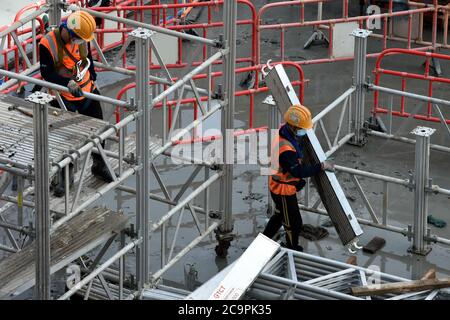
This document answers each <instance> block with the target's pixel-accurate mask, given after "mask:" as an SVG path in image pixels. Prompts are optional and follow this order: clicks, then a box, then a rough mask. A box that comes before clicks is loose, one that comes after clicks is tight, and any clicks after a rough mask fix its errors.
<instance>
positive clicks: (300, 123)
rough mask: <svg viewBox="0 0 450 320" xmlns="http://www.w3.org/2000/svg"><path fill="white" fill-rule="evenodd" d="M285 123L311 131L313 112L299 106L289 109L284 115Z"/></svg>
mask: <svg viewBox="0 0 450 320" xmlns="http://www.w3.org/2000/svg"><path fill="white" fill-rule="evenodd" d="M284 121H285V122H287V123H289V124H290V125H291V126H294V127H297V128H302V129H311V128H312V127H313V123H312V119H311V112H310V111H309V109H308V108H307V107H305V106H302V105H299V104H295V105H293V106H291V107H289V109H288V110H287V111H286V113H285V114H284Z"/></svg>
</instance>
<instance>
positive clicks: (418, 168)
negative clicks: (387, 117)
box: [410, 127, 436, 255]
mask: <svg viewBox="0 0 450 320" xmlns="http://www.w3.org/2000/svg"><path fill="white" fill-rule="evenodd" d="M435 131H436V130H435V129H431V128H427V127H417V128H415V129H414V130H413V131H412V132H411V133H412V134H414V135H415V136H416V155H415V169H414V225H413V232H414V234H413V244H412V247H411V248H410V251H411V252H413V253H416V254H420V255H426V254H428V252H430V250H431V248H430V247H429V246H428V242H427V241H426V240H425V236H426V234H427V212H428V192H427V186H428V183H429V171H430V137H431V135H432V134H433V133H434V132H435Z"/></svg>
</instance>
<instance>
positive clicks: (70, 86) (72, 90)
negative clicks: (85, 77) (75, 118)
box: [67, 80, 83, 97]
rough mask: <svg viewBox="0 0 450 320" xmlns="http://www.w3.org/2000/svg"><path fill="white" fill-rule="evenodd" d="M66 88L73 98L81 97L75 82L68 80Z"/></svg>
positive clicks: (79, 89) (81, 94)
mask: <svg viewBox="0 0 450 320" xmlns="http://www.w3.org/2000/svg"><path fill="white" fill-rule="evenodd" d="M67 88H68V89H69V92H70V94H72V95H73V96H75V97H81V96H83V92H82V91H81V88H80V87H79V86H78V84H77V83H76V81H75V80H70V81H69V84H68V85H67Z"/></svg>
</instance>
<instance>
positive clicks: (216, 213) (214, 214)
mask: <svg viewBox="0 0 450 320" xmlns="http://www.w3.org/2000/svg"><path fill="white" fill-rule="evenodd" d="M208 216H209V217H210V218H211V219H217V220H220V219H222V212H221V211H219V210H211V211H209V213H208Z"/></svg>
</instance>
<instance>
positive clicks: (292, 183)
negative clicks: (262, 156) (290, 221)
mask: <svg viewBox="0 0 450 320" xmlns="http://www.w3.org/2000/svg"><path fill="white" fill-rule="evenodd" d="M286 151H293V152H296V150H295V148H294V146H293V145H292V144H291V143H290V142H289V141H288V140H286V139H284V138H282V137H280V136H279V135H277V136H276V137H275V139H274V141H273V144H272V164H271V167H272V175H271V176H269V189H270V191H271V192H273V193H275V194H278V195H285V196H290V195H294V194H296V193H297V189H296V185H297V184H298V182H299V181H300V180H301V179H300V178H296V177H294V176H292V175H291V174H290V173H289V172H283V169H282V168H281V167H280V164H279V159H280V155H281V154H282V153H283V152H286Z"/></svg>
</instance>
